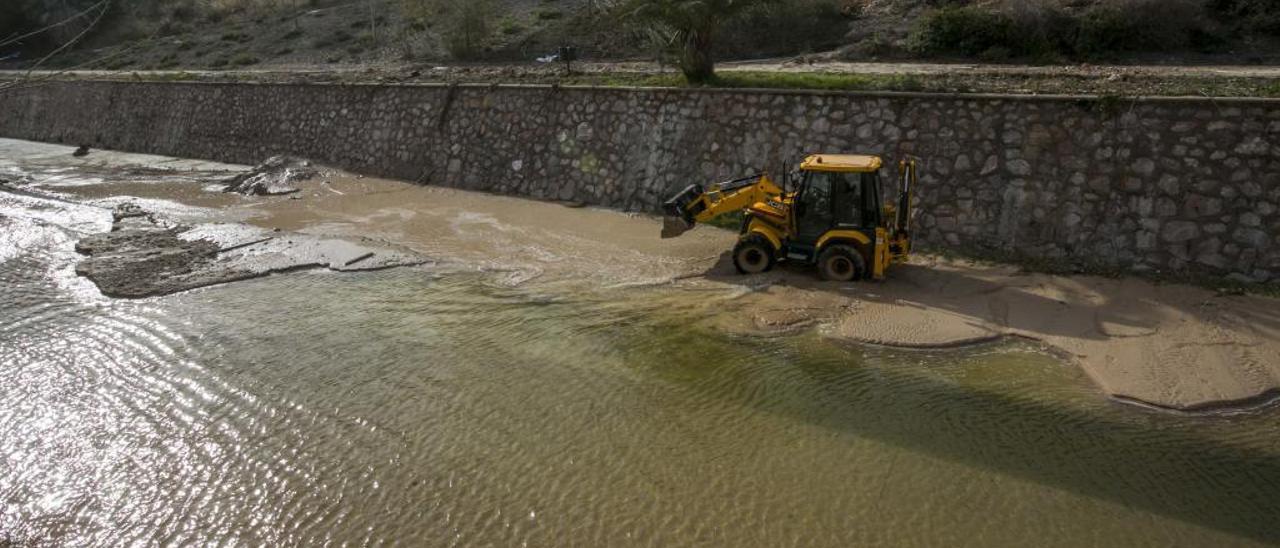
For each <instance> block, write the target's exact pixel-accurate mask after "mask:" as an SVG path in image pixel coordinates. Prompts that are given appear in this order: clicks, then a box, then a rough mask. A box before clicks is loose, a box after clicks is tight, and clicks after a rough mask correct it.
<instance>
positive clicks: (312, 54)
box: [0, 0, 1280, 70]
mask: <svg viewBox="0 0 1280 548" xmlns="http://www.w3.org/2000/svg"><path fill="white" fill-rule="evenodd" d="M77 2H78V3H77ZM102 3H103V2H101V1H99V2H93V1H90V0H17V2H16V3H10V4H8V5H7V6H6V7H3V8H0V36H8V37H10V38H8V39H0V62H3V63H5V66H6V67H7V68H30V67H32V66H36V65H39V66H40V67H41V68H92V69H109V70H164V69H202V70H208V69H213V70H220V69H233V68H234V69H245V68H287V67H302V66H305V67H317V66H327V67H332V68H343V67H351V66H375V67H376V66H382V65H387V64H405V63H434V64H456V63H458V62H485V63H495V62H498V63H522V62H531V61H533V60H534V59H535V58H537V57H539V56H543V55H546V54H548V53H550V52H553V51H555V49H556V48H557V47H558V46H560V45H566V44H567V45H573V46H575V47H577V48H578V50H579V52H580V55H581V56H582V57H583V58H585V59H593V60H619V59H633V60H640V59H648V60H655V59H660V58H661V57H662V55H663V48H662V47H661V46H660V45H656V44H655V43H654V41H653V40H651V39H650V38H648V35H647V34H646V33H645V32H644V30H643V29H640V28H637V27H636V26H635V25H633V24H631V23H629V22H628V20H627V19H626V18H625V17H622V16H620V15H619V13H621V12H623V11H624V10H622V9H619V8H618V5H617V3H616V2H611V1H608V0H475V1H467V0H357V1H350V0H346V1H344V0H175V1H165V2H162V1H159V0H139V1H137V2H135V3H131V4H127V5H126V4H120V6H127V7H114V6H108V9H107V10H106V12H105V13H102V14H101V15H102V17H101V19H100V20H98V21H97V24H96V25H93V26H92V28H88V30H87V31H85V29H86V27H89V26H90V23H91V22H93V20H94V19H95V16H96V15H97V14H98V12H96V11H94V8H95V7H96V6H99V4H102ZM51 6H53V7H51ZM68 6H70V7H68ZM76 7H78V8H79V9H86V8H87V9H88V12H87V13H86V14H85V15H84V16H82V17H80V18H78V19H76V20H73V21H71V22H69V23H66V24H63V25H61V26H58V27H56V28H54V29H51V30H49V31H47V32H43V33H40V34H36V35H33V36H30V37H27V38H23V39H18V40H15V39H14V37H17V36H21V35H22V34H23V33H24V32H30V31H32V30H37V29H40V28H42V27H43V26H46V25H50V24H53V23H57V22H59V21H63V20H64V19H65V18H67V17H69V16H71V15H73V14H75V13H76V12H77V10H76V9H73V8H76ZM82 31H85V32H84V36H83V37H82V39H81V40H80V41H79V42H75V43H74V44H73V45H71V46H69V47H67V48H66V49H64V50H61V51H58V52H57V55H54V56H52V57H51V58H50V59H49V60H48V61H47V62H45V63H40V62H39V61H40V59H41V58H42V57H43V56H44V55H45V54H47V53H48V52H52V51H55V49H56V48H57V47H58V46H59V45H61V44H64V43H67V42H69V41H72V39H73V38H75V37H76V36H77V35H79V34H80V33H81V32H82ZM716 44H717V45H716V49H717V56H718V57H719V58H721V59H758V58H773V57H795V56H801V58H802V59H806V60H808V61H864V60H898V61H900V60H938V59H942V60H981V61H984V62H995V63H1004V62H1024V63H1025V62H1031V63H1035V64H1064V63H1072V62H1078V61H1089V62H1121V63H1132V62H1142V63H1155V64H1185V63H1210V64H1212V63H1218V64H1261V63H1273V62H1275V61H1276V60H1277V59H1280V55H1278V53H1280V3H1275V2H1272V1H1271V0H1093V1H1091V0H975V1H972V2H966V1H963V0H774V1H770V2H760V3H759V4H758V5H756V6H755V7H753V8H751V9H748V10H747V11H746V12H745V13H744V14H742V15H740V16H737V17H735V18H733V19H732V20H730V21H728V22H726V23H725V24H724V25H722V28H721V31H720V33H719V34H718V36H717V41H716Z"/></svg>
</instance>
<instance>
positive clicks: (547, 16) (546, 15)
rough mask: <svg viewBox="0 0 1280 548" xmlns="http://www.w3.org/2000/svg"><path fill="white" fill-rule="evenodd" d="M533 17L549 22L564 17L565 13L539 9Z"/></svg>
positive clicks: (550, 9)
mask: <svg viewBox="0 0 1280 548" xmlns="http://www.w3.org/2000/svg"><path fill="white" fill-rule="evenodd" d="M533 15H534V17H537V18H538V19H540V20H543V21H549V20H552V19H559V18H561V17H564V12H562V11H560V10H558V9H555V8H538V9H537V10H535V11H534V12H533Z"/></svg>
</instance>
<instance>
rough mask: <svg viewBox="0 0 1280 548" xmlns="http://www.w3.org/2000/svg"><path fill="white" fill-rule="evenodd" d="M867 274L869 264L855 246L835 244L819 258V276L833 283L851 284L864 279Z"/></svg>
mask: <svg viewBox="0 0 1280 548" xmlns="http://www.w3.org/2000/svg"><path fill="white" fill-rule="evenodd" d="M866 272H867V262H866V261H865V260H864V259H863V258H862V254H861V253H858V250H857V249H856V248H854V247H853V246H848V245H842V244H833V245H831V246H828V247H827V248H826V249H824V250H823V251H822V254H821V255H819V256H818V274H819V275H821V276H822V279H824V280H827V281H831V282H851V281H854V280H860V279H862V277H863V275H865V274H866Z"/></svg>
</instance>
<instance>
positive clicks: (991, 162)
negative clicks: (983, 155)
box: [981, 154, 1000, 175]
mask: <svg viewBox="0 0 1280 548" xmlns="http://www.w3.org/2000/svg"><path fill="white" fill-rule="evenodd" d="M997 169H1000V158H998V157H996V155H994V154H992V155H991V156H988V157H987V162H986V163H985V164H983V165H982V173H981V174H982V175H991V174H992V173H995V172H996V170H997Z"/></svg>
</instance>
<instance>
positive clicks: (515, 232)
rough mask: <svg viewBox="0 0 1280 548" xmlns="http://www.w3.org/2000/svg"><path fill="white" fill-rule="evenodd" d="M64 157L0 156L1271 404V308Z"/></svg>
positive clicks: (1125, 390)
mask: <svg viewBox="0 0 1280 548" xmlns="http://www.w3.org/2000/svg"><path fill="white" fill-rule="evenodd" d="M71 151H72V149H71V148H70V147H60V146H54V145H43V144H35V143H24V142H20V141H6V140H0V157H7V158H8V159H9V160H10V161H13V162H14V163H15V164H16V165H18V166H23V169H28V170H34V171H36V172H40V171H41V170H44V172H43V175H40V174H38V175H37V176H36V177H35V179H36V180H35V181H34V182H33V183H29V186H30V187H31V188H34V189H43V190H45V191H53V192H58V193H61V194H62V195H64V196H68V197H71V198H72V199H75V200H82V201H90V202H97V203H102V202H104V201H105V202H106V203H112V202H113V201H119V200H120V199H122V198H121V196H129V197H132V199H137V200H140V201H141V202H142V203H145V204H152V205H153V206H154V207H159V206H158V204H162V203H176V204H180V207H186V208H195V210H197V211H203V212H205V213H203V215H205V216H210V215H212V216H216V217H221V218H230V219H244V220H247V221H248V222H250V223H252V224H255V225H257V226H259V227H262V228H266V229H282V230H286V231H296V232H298V233H304V234H311V235H315V236H336V237H363V238H368V239H369V240H370V241H385V242H387V243H390V244H394V245H397V246H403V247H404V248H406V249H409V250H412V251H414V252H416V253H420V254H422V255H424V256H428V257H432V258H434V259H440V260H441V261H443V262H444V263H447V264H451V265H453V267H454V268H461V269H468V270H481V271H488V272H492V273H497V274H499V275H500V276H499V279H500V280H502V283H506V284H511V285H524V284H533V285H537V286H539V287H546V288H551V289H553V290H555V291H597V290H599V289H600V288H629V287H644V288H649V289H654V288H657V291H656V292H655V291H649V292H646V293H644V295H643V296H638V297H635V298H636V299H642V300H646V301H662V303H661V304H663V305H671V306H672V307H686V308H687V307H696V308H699V309H700V312H701V313H700V314H697V315H693V316H690V317H710V318H713V320H712V321H714V322H715V323H716V324H718V325H719V327H720V328H722V329H725V330H729V331H734V332H741V333H753V334H779V333H787V332H794V331H796V330H802V329H816V330H818V331H819V332H820V333H822V334H823V335H825V336H828V337H831V338H835V339H839V340H848V341H854V342H859V343H871V344H879V345H888V346H895V347H904V348H937V347H950V346H962V345H969V344H977V343H983V342H988V341H991V340H994V339H998V338H1001V337H1010V336H1012V337H1023V338H1029V339H1034V340H1037V341H1041V342H1042V343H1044V344H1045V345H1046V347H1048V348H1050V349H1053V350H1054V351H1055V352H1057V353H1059V354H1060V355H1062V356H1063V357H1064V358H1065V359H1067V360H1068V361H1070V362H1072V363H1075V364H1077V365H1079V366H1080V367H1082V368H1083V369H1084V370H1085V371H1086V372H1087V373H1088V374H1089V375H1090V376H1091V377H1092V378H1093V380H1094V381H1095V382H1096V383H1097V384H1098V386H1099V387H1100V388H1101V389H1102V390H1103V391H1104V392H1106V393H1107V394H1108V395H1110V396H1112V397H1114V398H1116V399H1118V400H1121V401H1126V402H1131V403H1141V404H1145V405H1150V406H1154V407H1160V408H1165V409H1176V410H1186V411H1194V410H1224V409H1236V408H1244V407H1249V406H1254V405H1259V404H1263V403H1268V402H1270V401H1271V400H1273V399H1276V398H1277V397H1280V358H1278V356H1280V306H1278V305H1280V301H1277V300H1276V299H1272V298H1266V297H1259V296H1248V295H1220V294H1217V293H1215V292H1213V291H1210V290H1207V289H1202V288H1197V287H1190V286H1183V285H1172V284H1170V285H1155V284H1152V283H1150V282H1147V281H1143V280H1137V279H1109V278H1098V277H1088V276H1078V277H1062V276H1050V275H1043V274H1027V273H1023V272H1021V271H1019V270H1018V269H1016V268H1014V267H1009V266H999V265H982V264H975V263H968V262H961V261H950V260H943V259H941V258H938V257H931V256H918V257H917V258H916V259H915V260H913V263H912V264H910V265H905V266H902V267H899V268H897V269H895V270H893V271H892V272H891V273H890V276H889V279H888V281H886V282H884V283H863V284H833V283H826V282H820V281H818V280H817V279H816V277H815V275H814V274H813V272H812V271H811V270H810V269H807V268H802V267H783V268H779V269H777V270H775V271H774V272H771V273H768V274H765V275H761V276H750V277H746V276H739V275H737V274H736V273H734V272H733V268H732V266H731V265H730V262H729V260H728V253H727V251H728V250H729V249H730V248H731V247H732V244H733V242H734V239H735V235H734V234H733V233H731V232H728V231H724V230H719V229H715V228H706V227H703V228H698V229H696V230H694V231H692V232H690V233H689V234H686V235H685V236H683V237H681V238H679V239H675V240H662V239H660V238H659V237H658V233H659V230H660V225H661V223H660V222H659V220H657V219H655V218H652V217H649V216H643V215H632V214H625V213H619V212H615V211H609V210H603V209H594V208H571V207H566V206H565V205H562V204H556V203H548V202H535V201H529V200H522V199H517V198H511V197H503V196H492V195H485V194H477V193H471V192H464V191H459V190H453V189H448V188H440V187H424V186H417V185H412V184H408V183H403V182H397V181H386V180H379V179H372V178H363V177H359V176H354V175H350V174H345V173H341V172H337V171H322V173H321V176H320V177H318V178H316V179H313V180H310V181H307V182H304V183H302V184H301V185H300V188H301V192H299V193H297V194H294V195H290V196H276V197H244V196H239V195H228V194H225V193H220V192H209V191H207V189H205V188H204V187H203V186H202V184H201V183H200V182H199V180H198V177H192V176H187V177H184V176H181V173H182V172H181V171H176V172H171V173H170V174H169V175H168V176H164V175H163V174H162V173H161V174H157V173H155V172H152V175H150V176H147V177H143V178H139V177H137V176H130V175H129V174H131V173H146V171H145V170H144V169H141V168H145V167H148V166H150V167H155V166H157V165H165V162H171V160H170V159H165V158H160V157H147V156H142V155H118V154H116V153H109V152H100V151H99V152H94V153H92V154H90V155H89V156H88V157H86V158H73V157H72V156H71ZM168 165H179V166H181V165H189V164H181V163H179V164H172V163H170V164H168ZM3 167H4V166H3V165H0V169H3ZM218 168H219V169H221V170H226V169H244V168H243V167H235V166H218ZM218 173H219V174H222V175H225V171H219V172H218ZM0 174H2V172H0ZM111 174H115V175H111ZM171 214H173V215H178V213H171ZM186 215H187V216H194V217H199V216H200V215H201V214H200V213H191V212H188V213H186ZM178 216H180V215H178ZM206 220H207V219H206ZM704 296H714V298H711V297H704ZM618 298H623V299H625V298H630V297H628V296H626V295H622V296H620V297H618ZM655 308H658V306H657V305H656V304H655Z"/></svg>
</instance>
